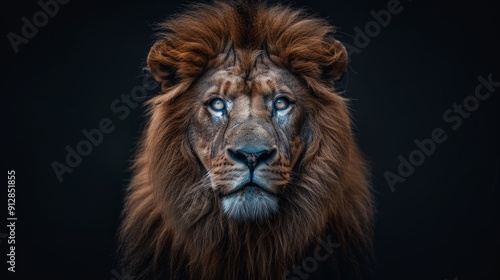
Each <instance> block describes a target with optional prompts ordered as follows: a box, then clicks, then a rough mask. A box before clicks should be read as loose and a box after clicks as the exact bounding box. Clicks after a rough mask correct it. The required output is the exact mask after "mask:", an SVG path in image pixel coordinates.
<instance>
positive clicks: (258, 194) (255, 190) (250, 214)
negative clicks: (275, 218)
mask: <svg viewBox="0 0 500 280" xmlns="http://www.w3.org/2000/svg"><path fill="white" fill-rule="evenodd" d="M221 200H222V210H223V211H224V213H225V214H226V215H228V216H229V217H231V218H233V219H235V220H237V221H254V220H264V219H266V218H268V217H270V216H272V215H273V214H274V213H276V212H277V211H278V199H277V197H276V196H275V195H273V194H270V193H268V192H266V191H264V190H262V189H260V188H259V187H257V186H249V187H246V188H244V189H241V190H239V191H238V192H235V193H231V194H229V195H225V196H222V198H221Z"/></svg>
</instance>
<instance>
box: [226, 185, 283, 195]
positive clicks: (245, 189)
mask: <svg viewBox="0 0 500 280" xmlns="http://www.w3.org/2000/svg"><path fill="white" fill-rule="evenodd" d="M261 192H264V193H267V194H270V195H274V194H273V193H272V192H270V191H269V190H267V189H266V188H264V187H262V186H260V185H258V184H255V183H247V184H244V185H241V186H239V187H236V188H234V189H233V190H231V191H230V192H228V193H224V194H222V196H223V197H227V196H234V195H237V194H245V193H248V194H250V193H261Z"/></svg>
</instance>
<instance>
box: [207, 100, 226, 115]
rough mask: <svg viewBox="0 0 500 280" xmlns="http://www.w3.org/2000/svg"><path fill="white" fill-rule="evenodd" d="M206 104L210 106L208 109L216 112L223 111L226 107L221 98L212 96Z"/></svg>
mask: <svg viewBox="0 0 500 280" xmlns="http://www.w3.org/2000/svg"><path fill="white" fill-rule="evenodd" d="M208 106H210V109H212V110H214V111H217V112H220V111H224V110H225V109H226V104H225V103H224V100H222V99H221V98H214V99H212V100H210V103H208Z"/></svg>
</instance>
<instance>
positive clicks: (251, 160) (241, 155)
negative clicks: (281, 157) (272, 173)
mask: <svg viewBox="0 0 500 280" xmlns="http://www.w3.org/2000/svg"><path fill="white" fill-rule="evenodd" d="M227 152H228V154H229V156H231V158H232V159H234V160H235V161H237V162H241V163H244V164H246V165H247V166H248V168H249V169H250V171H253V170H254V169H255V167H256V166H257V165H259V164H260V163H263V162H267V161H269V160H271V159H273V158H274V157H275V156H276V149H263V148H261V147H252V146H248V147H243V148H240V149H237V150H233V149H228V150H227Z"/></svg>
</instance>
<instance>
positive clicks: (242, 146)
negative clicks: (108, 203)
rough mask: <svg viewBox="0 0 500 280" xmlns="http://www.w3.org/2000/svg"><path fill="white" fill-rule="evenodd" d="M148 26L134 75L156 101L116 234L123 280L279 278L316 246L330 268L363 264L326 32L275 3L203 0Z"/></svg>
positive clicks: (303, 14) (366, 219)
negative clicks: (145, 51) (142, 69)
mask: <svg viewBox="0 0 500 280" xmlns="http://www.w3.org/2000/svg"><path fill="white" fill-rule="evenodd" d="M159 28H160V32H159V35H158V37H157V40H156V41H155V42H154V44H153V45H152V47H151V49H150V52H149V55H148V57H147V69H148V70H149V71H150V73H151V75H152V76H153V77H154V79H155V80H156V81H157V82H159V83H160V84H161V93H160V94H159V95H157V96H155V97H152V98H151V100H150V101H149V102H148V106H149V107H148V108H149V111H148V120H149V122H148V124H147V126H146V128H145V130H144V132H143V136H142V141H141V142H140V145H139V147H138V151H137V154H136V158H135V160H134V164H133V175H132V179H131V182H130V184H129V186H128V189H127V195H126V198H125V204H124V211H123V222H122V226H121V229H120V234H119V235H120V244H121V248H122V250H121V252H122V253H121V254H122V262H123V265H124V266H125V267H126V268H127V269H128V271H129V274H130V275H133V276H135V277H136V278H134V279H197V280H199V279H201V280H211V279H213V280H215V279H217V280H228V279H259V280H265V279H285V278H290V277H292V276H293V272H291V270H290V269H292V267H293V266H294V265H300V263H301V260H302V259H303V258H304V257H305V256H307V254H309V253H310V252H312V251H311V250H314V248H316V246H317V245H318V244H320V243H321V242H322V240H326V239H329V238H333V239H332V240H335V242H337V243H338V244H339V246H338V248H336V249H335V250H339V251H340V253H339V255H337V254H335V255H334V256H331V258H330V261H329V266H333V265H334V264H336V266H335V267H339V264H342V266H344V265H352V266H359V264H361V265H362V264H363V263H364V262H363V261H362V260H361V259H364V258H365V257H364V256H365V255H366V254H369V252H370V251H371V247H372V245H371V239H372V224H373V212H374V210H373V198H372V191H371V187H370V184H369V179H368V178H369V171H368V168H367V164H366V163H365V160H364V159H363V157H362V155H361V152H360V150H359V148H358V146H357V144H356V141H355V139H354V136H353V131H352V122H351V117H350V114H349V110H348V102H347V99H346V98H344V97H343V96H342V95H341V94H340V93H339V92H337V90H336V89H335V81H337V80H339V79H340V78H341V77H342V76H343V74H344V73H345V72H346V70H347V69H346V68H347V62H348V59H347V52H346V49H345V48H344V46H343V45H342V44H341V43H340V42H339V41H338V40H336V39H335V38H334V37H333V34H334V32H335V29H334V27H333V26H332V25H330V24H329V23H328V22H327V21H326V20H324V19H320V18H317V17H314V16H312V15H310V14H309V13H308V12H307V11H305V10H301V9H295V8H291V7H289V6H283V5H280V4H273V5H271V4H264V3H249V2H246V1H240V2H231V3H228V2H221V1H216V2H213V3H202V4H192V5H191V6H190V8H189V9H188V10H187V11H186V12H183V13H180V14H178V15H176V16H174V17H172V18H170V19H168V20H166V21H165V22H163V23H161V24H160V25H159ZM339 258H342V259H339ZM339 271H341V269H340V270H339ZM300 277H301V278H299V277H297V278H293V279H305V278H303V275H302V276H300ZM307 277H309V275H307ZM311 277H312V276H311ZM311 277H309V279H312V278H311Z"/></svg>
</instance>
